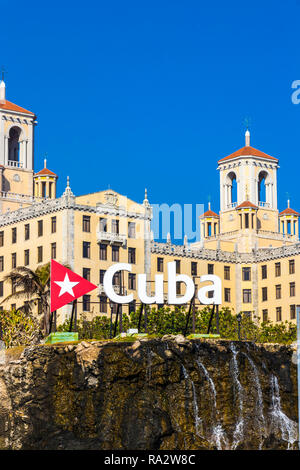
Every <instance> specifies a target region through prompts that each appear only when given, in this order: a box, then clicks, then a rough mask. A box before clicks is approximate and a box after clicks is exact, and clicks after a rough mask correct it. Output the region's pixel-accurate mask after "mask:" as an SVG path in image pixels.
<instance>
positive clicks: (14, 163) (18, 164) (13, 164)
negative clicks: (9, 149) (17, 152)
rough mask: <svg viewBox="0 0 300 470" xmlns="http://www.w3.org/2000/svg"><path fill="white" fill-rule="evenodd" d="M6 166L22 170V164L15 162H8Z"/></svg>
mask: <svg viewBox="0 0 300 470" xmlns="http://www.w3.org/2000/svg"><path fill="white" fill-rule="evenodd" d="M7 165H8V166H14V167H16V168H23V163H22V162H17V161H15V160H8V162H7Z"/></svg>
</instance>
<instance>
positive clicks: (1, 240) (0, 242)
mask: <svg viewBox="0 0 300 470" xmlns="http://www.w3.org/2000/svg"><path fill="white" fill-rule="evenodd" d="M0 246H4V231H3V230H1V232H0Z"/></svg>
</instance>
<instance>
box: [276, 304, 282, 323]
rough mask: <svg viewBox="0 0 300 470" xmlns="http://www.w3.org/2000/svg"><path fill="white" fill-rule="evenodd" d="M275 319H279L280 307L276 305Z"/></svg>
mask: <svg viewBox="0 0 300 470" xmlns="http://www.w3.org/2000/svg"><path fill="white" fill-rule="evenodd" d="M276 321H281V307H276Z"/></svg>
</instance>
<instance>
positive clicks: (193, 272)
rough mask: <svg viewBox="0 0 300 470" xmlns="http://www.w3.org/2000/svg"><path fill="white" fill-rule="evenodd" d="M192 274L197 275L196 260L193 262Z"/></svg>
mask: <svg viewBox="0 0 300 470" xmlns="http://www.w3.org/2000/svg"><path fill="white" fill-rule="evenodd" d="M191 275H192V276H197V263H196V262H195V261H192V262H191Z"/></svg>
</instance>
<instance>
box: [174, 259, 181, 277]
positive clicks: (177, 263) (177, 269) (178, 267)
mask: <svg viewBox="0 0 300 470" xmlns="http://www.w3.org/2000/svg"><path fill="white" fill-rule="evenodd" d="M175 263H176V274H180V260H179V259H176V260H175Z"/></svg>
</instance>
